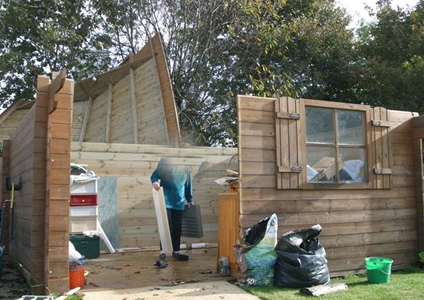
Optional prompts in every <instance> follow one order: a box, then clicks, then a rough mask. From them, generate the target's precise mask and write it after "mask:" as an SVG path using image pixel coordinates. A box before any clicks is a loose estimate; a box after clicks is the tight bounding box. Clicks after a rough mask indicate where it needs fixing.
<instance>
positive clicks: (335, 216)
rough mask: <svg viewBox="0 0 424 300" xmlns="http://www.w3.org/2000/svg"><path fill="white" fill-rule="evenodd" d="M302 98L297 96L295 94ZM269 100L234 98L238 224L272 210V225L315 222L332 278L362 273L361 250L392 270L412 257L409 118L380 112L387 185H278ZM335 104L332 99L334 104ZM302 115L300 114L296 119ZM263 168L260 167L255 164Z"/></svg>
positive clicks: (414, 228) (413, 196) (412, 170)
mask: <svg viewBox="0 0 424 300" xmlns="http://www.w3.org/2000/svg"><path fill="white" fill-rule="evenodd" d="M300 100H301V101H302V99H300ZM276 101H277V99H275V98H259V97H249V96H239V99H238V102H237V104H238V120H239V155H240V181H241V182H240V186H239V194H240V222H241V226H242V229H243V230H245V229H247V228H249V227H251V226H253V225H254V224H256V223H257V222H258V221H259V220H261V219H262V218H264V217H267V216H269V215H271V214H272V213H276V214H277V216H278V220H279V221H278V223H279V229H278V230H279V231H278V234H279V235H282V234H283V233H284V232H286V231H289V230H294V229H301V228H309V227H311V226H312V225H315V224H321V226H322V227H323V232H322V234H321V239H320V241H321V243H322V244H323V246H324V247H325V249H326V251H327V257H328V260H329V268H330V272H331V275H332V276H337V275H342V274H349V273H360V272H365V264H364V259H365V258H366V257H368V256H383V257H390V258H392V259H393V260H394V264H393V268H394V269H397V268H401V267H404V266H407V265H409V264H410V263H412V262H415V261H416V260H417V233H418V231H417V223H416V219H417V218H416V216H417V199H416V186H415V163H416V161H415V159H414V157H415V155H416V154H417V153H414V151H413V149H414V148H413V147H412V146H411V145H413V133H412V126H411V119H412V118H413V117H414V116H416V115H417V114H414V113H410V112H398V111H391V110H387V112H385V115H384V117H385V118H386V119H384V120H385V122H386V123H388V125H389V126H390V151H391V155H390V162H391V170H392V175H391V176H392V187H391V189H373V188H369V189H360V190H359V189H355V190H352V189H319V190H307V189H298V190H293V189H285V190H284V189H281V190H278V189H277V177H276V169H275V165H276V162H277V161H276V152H275V147H273V146H272V145H273V144H272V141H271V139H275V134H276V133H275V117H274V104H275V102H276ZM334 105H337V104H336V103H334ZM302 117H304V116H301V118H302ZM260 166H262V167H260Z"/></svg>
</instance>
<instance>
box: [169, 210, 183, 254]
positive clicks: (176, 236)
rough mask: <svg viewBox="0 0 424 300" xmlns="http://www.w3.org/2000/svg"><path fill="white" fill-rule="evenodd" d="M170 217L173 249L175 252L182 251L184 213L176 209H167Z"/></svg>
mask: <svg viewBox="0 0 424 300" xmlns="http://www.w3.org/2000/svg"><path fill="white" fill-rule="evenodd" d="M166 213H167V215H168V223H169V231H170V232H171V240H172V248H173V249H174V252H178V251H180V245H181V234H182V223H183V211H182V210H176V209H169V208H167V209H166Z"/></svg>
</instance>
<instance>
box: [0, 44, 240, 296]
mask: <svg viewBox="0 0 424 300" xmlns="http://www.w3.org/2000/svg"><path fill="white" fill-rule="evenodd" d="M55 75H56V74H55ZM58 83H60V85H58ZM37 91H38V92H37V98H36V100H35V101H33V102H22V101H21V102H17V103H15V104H14V105H13V106H12V107H10V108H9V109H8V110H6V111H5V112H4V113H3V114H2V115H1V116H0V136H1V139H2V140H3V158H2V162H1V163H2V164H1V165H2V178H3V184H2V196H3V199H8V198H10V197H11V190H10V189H8V188H7V186H6V180H5V179H6V178H8V179H9V181H10V182H11V183H13V184H15V183H16V184H17V183H19V182H21V183H22V185H21V187H20V189H16V190H15V191H14V207H13V209H11V208H10V207H8V209H7V210H8V220H7V225H8V227H9V228H8V230H7V232H8V233H9V234H8V236H7V237H6V238H5V240H7V247H8V250H9V255H10V256H11V258H12V259H13V260H14V261H15V262H16V263H17V265H19V266H20V268H21V271H22V272H23V273H24V274H25V277H26V278H27V281H28V282H29V283H30V284H31V286H32V288H33V292H34V294H36V293H47V292H53V291H56V292H63V291H66V290H68V288H69V278H68V275H69V274H68V241H69V227H70V223H69V222H70V221H71V220H70V217H69V199H70V169H71V168H70V164H71V163H75V164H81V165H85V166H86V168H87V169H88V170H90V171H93V172H94V173H95V174H96V176H98V177H99V182H98V188H99V199H98V202H99V221H100V223H101V225H102V227H103V229H104V231H105V232H106V234H107V235H108V237H109V239H110V242H111V243H112V245H113V247H114V248H141V249H149V250H159V234H158V226H157V220H156V218H155V213H154V205H153V197H152V187H151V183H150V175H151V173H152V172H153V170H154V169H155V167H156V165H157V163H158V161H159V160H160V159H161V158H162V157H173V158H177V159H178V160H180V161H181V162H184V163H185V164H187V165H189V166H191V168H192V176H193V194H194V198H195V201H196V203H197V204H198V205H200V206H201V208H202V216H203V231H204V236H203V237H202V238H198V239H193V238H184V239H183V242H185V243H200V242H201V243H209V244H216V242H217V231H218V194H219V193H222V192H224V191H225V187H223V186H220V185H218V184H217V183H216V182H215V181H214V180H215V179H216V178H219V177H221V176H223V175H225V174H226V168H227V166H228V162H229V161H230V159H231V157H232V156H233V155H234V154H236V153H237V149H229V148H211V147H191V146H187V145H184V146H183V145H181V144H180V128H179V123H178V114H177V110H176V107H175V103H174V97H173V93H172V86H171V82H170V78H169V73H168V69H167V65H166V60H165V56H164V52H163V48H162V42H161V39H160V37H159V36H155V37H153V38H152V39H150V40H149V42H148V43H147V44H146V46H145V47H144V48H143V49H142V50H141V51H140V52H139V53H136V54H133V55H130V56H129V57H128V59H127V60H126V61H125V62H123V63H122V64H121V65H120V66H118V67H117V68H115V69H112V70H110V71H108V72H106V73H103V74H99V75H98V76H96V77H95V78H94V77H93V78H89V79H86V80H84V81H81V82H73V80H70V79H67V78H66V77H65V76H64V74H63V71H62V72H60V74H59V75H58V76H57V77H53V80H50V79H49V78H48V77H45V76H40V77H39V79H38V87H37ZM21 179H22V181H20V180H21ZM14 186H15V185H14ZM16 186H17V185H16ZM63 220H65V222H63ZM103 246H104V245H103Z"/></svg>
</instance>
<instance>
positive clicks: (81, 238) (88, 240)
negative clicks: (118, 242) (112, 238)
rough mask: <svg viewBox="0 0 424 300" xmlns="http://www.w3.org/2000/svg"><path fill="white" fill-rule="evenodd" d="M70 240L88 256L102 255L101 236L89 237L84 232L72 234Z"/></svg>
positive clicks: (79, 250)
mask: <svg viewBox="0 0 424 300" xmlns="http://www.w3.org/2000/svg"><path fill="white" fill-rule="evenodd" d="M69 240H70V241H71V243H72V244H73V245H74V247H75V250H77V251H78V252H79V253H80V254H81V255H84V256H85V257H86V258H97V257H99V256H100V238H99V237H98V236H93V237H89V236H86V235H83V234H72V235H71V236H70V237H69Z"/></svg>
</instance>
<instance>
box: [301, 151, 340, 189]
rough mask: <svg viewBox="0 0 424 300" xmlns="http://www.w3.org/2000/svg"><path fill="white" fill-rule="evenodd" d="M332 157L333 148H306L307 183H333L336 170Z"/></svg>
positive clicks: (333, 154) (333, 153)
mask: <svg viewBox="0 0 424 300" xmlns="http://www.w3.org/2000/svg"><path fill="white" fill-rule="evenodd" d="M334 157H335V149H334V148H333V147H313V146H308V147H306V161H307V164H306V168H307V174H308V175H307V176H308V181H310V182H317V181H319V182H333V181H334V180H335V178H334V175H335V170H336V166H335V160H334Z"/></svg>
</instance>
